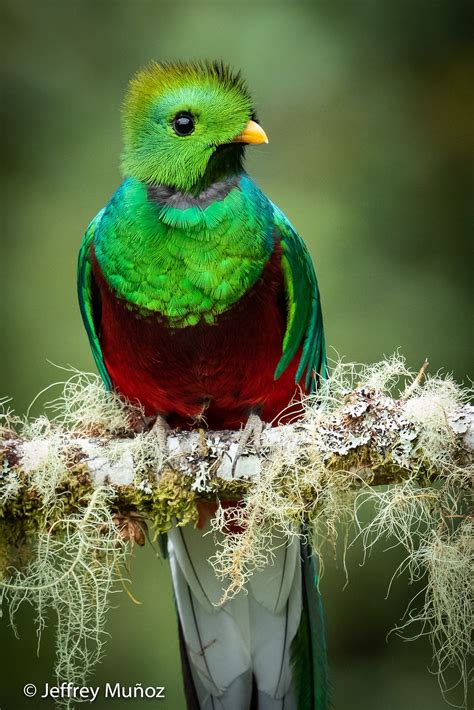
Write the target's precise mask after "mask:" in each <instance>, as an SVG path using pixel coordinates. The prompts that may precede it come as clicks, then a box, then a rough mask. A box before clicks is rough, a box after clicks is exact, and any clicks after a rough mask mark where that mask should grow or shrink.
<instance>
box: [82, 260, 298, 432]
mask: <svg viewBox="0 0 474 710" xmlns="http://www.w3.org/2000/svg"><path fill="white" fill-rule="evenodd" d="M280 260H281V255H280V253H279V249H276V250H275V253H274V255H273V256H272V258H271V259H270V260H269V262H268V264H267V266H266V267H265V270H264V272H263V274H262V276H261V278H260V279H259V281H258V283H257V284H256V285H255V286H253V287H252V289H251V290H250V291H248V292H247V293H246V294H245V296H243V298H242V299H241V300H240V301H239V302H238V303H237V304H236V305H234V306H233V307H232V308H230V309H229V310H228V311H226V312H225V313H223V314H222V315H220V316H219V317H218V318H217V319H216V322H215V324H213V325H209V324H206V323H199V324H198V325H195V326H187V327H185V328H169V327H168V326H167V325H166V323H165V322H163V321H162V320H160V319H159V318H158V317H157V316H156V315H154V314H151V315H150V316H149V317H143V316H141V315H138V314H137V313H135V312H133V311H131V310H130V309H129V308H127V307H126V304H125V302H124V301H123V300H120V299H117V298H116V297H115V296H114V294H113V293H112V292H111V291H110V289H109V288H108V286H107V284H106V282H105V280H104V278H103V276H102V275H101V273H100V269H99V266H98V264H97V262H95V263H94V276H95V279H96V281H97V284H98V286H99V290H100V297H101V306H102V308H101V329H100V332H101V347H102V352H103V356H104V361H105V364H106V367H107V370H108V372H109V374H110V378H111V380H112V383H113V385H114V387H115V388H116V389H117V390H118V391H119V392H121V393H122V394H124V395H125V396H126V397H127V398H128V399H130V400H131V401H132V402H133V401H137V400H138V402H140V403H141V404H142V406H143V407H144V409H145V413H146V414H147V415H150V416H151V415H156V414H162V415H164V416H166V418H167V420H168V421H169V423H170V425H171V426H172V427H176V426H181V427H184V428H189V427H192V426H193V425H195V423H196V418H199V417H200V415H202V416H203V417H204V423H205V424H206V425H207V426H208V427H209V428H211V429H224V428H229V429H235V428H239V427H240V425H241V424H242V423H244V422H245V420H246V419H247V417H248V414H249V413H250V411H252V410H255V411H257V412H258V413H259V414H260V416H261V417H262V419H263V420H264V421H267V422H270V421H272V420H273V419H275V418H279V415H280V413H281V412H283V411H284V410H285V415H284V417H283V418H279V420H280V421H285V420H288V419H289V418H290V417H291V416H294V413H295V410H296V409H299V407H298V406H296V407H295V406H293V407H291V408H288V404H289V402H290V401H291V400H292V399H293V398H295V396H296V399H297V400H299V399H300V396H301V392H300V388H299V387H297V386H296V385H295V372H296V369H297V366H298V361H299V356H300V353H298V354H297V355H296V356H295V358H294V360H293V362H292V363H291V364H290V365H289V367H288V368H287V369H286V371H285V372H284V373H283V375H281V377H280V378H279V379H278V380H276V381H275V379H274V372H275V368H276V366H277V364H278V361H279V360H280V358H281V354H282V343H283V338H284V334H285V329H286V305H285V297H284V288H283V278H282V272H281V268H280ZM275 423H276V422H275Z"/></svg>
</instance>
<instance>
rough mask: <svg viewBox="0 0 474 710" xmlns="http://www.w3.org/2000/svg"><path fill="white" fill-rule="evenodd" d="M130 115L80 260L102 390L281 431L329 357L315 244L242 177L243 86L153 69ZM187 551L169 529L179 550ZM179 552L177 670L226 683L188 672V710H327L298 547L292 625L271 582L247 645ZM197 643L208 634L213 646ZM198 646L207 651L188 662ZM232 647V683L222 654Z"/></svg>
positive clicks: (130, 99) (148, 409)
mask: <svg viewBox="0 0 474 710" xmlns="http://www.w3.org/2000/svg"><path fill="white" fill-rule="evenodd" d="M123 115H124V151H123V155H122V168H123V172H124V176H125V179H124V181H123V183H122V184H121V185H120V187H119V188H118V189H117V191H116V192H115V193H114V195H113V196H112V198H111V199H110V201H109V202H108V204H107V205H106V207H105V208H104V209H103V210H101V211H100V212H99V213H98V214H97V216H96V217H95V218H94V220H92V222H91V223H90V225H89V227H88V229H87V231H86V234H85V236H84V239H83V242H82V246H81V250H80V253H79V264H78V294H79V302H80V307H81V313H82V316H83V320H84V324H85V327H86V330H87V334H88V337H89V340H90V344H91V348H92V353H93V356H94V359H95V362H96V364H97V368H98V370H99V373H100V375H101V376H102V378H103V380H104V383H105V385H106V387H107V388H108V389H112V388H116V389H117V390H118V391H119V392H121V393H122V394H123V395H124V396H126V397H128V398H129V399H130V400H131V401H138V402H140V404H141V405H142V407H143V408H144V412H145V413H146V414H147V415H149V416H156V414H161V415H162V416H166V418H167V419H168V421H169V422H170V423H172V426H185V427H187V426H189V423H190V422H192V421H193V420H194V421H195V420H196V419H198V418H199V421H200V417H201V416H202V415H203V413H204V412H206V415H205V416H206V417H207V418H208V421H209V426H210V427H212V428H214V429H223V428H238V427H239V426H240V425H241V424H242V423H243V421H244V420H245V417H246V416H248V413H249V412H252V413H253V412H256V411H258V412H259V413H260V415H261V417H262V419H263V420H264V421H268V422H275V421H277V419H278V417H280V415H281V413H282V411H284V412H286V411H288V406H289V405H290V408H291V404H292V402H293V401H294V398H295V393H296V396H297V397H298V396H299V394H300V393H301V392H302V393H304V392H312V391H314V389H315V387H316V383H317V378H316V376H317V375H321V376H322V377H325V376H326V354H325V346H324V334H323V323H322V315H321V305H320V299H319V291H318V285H317V281H316V276H315V272H314V268H313V265H312V263H311V259H310V256H309V254H308V251H307V249H306V247H305V245H304V243H303V241H302V239H301V238H300V237H299V235H298V234H297V232H296V231H295V230H294V228H293V227H292V225H291V224H290V222H289V221H288V220H287V219H286V217H285V216H284V214H283V213H282V212H281V211H280V210H279V209H278V208H277V207H276V206H275V205H274V204H273V203H272V202H271V201H270V200H269V199H268V198H267V197H266V196H265V195H264V194H263V192H262V191H261V190H260V189H259V188H258V186H257V185H256V184H255V183H254V182H253V181H252V180H251V179H250V177H249V176H248V175H247V174H246V172H245V171H244V169H243V163H242V159H243V145H242V144H243V143H262V142H267V138H266V135H265V133H264V132H263V130H262V129H261V127H260V126H259V125H258V124H257V123H256V121H255V112H254V110H253V107H252V102H251V99H250V96H249V94H248V91H247V89H246V87H245V84H244V83H243V81H242V80H241V79H240V77H239V76H238V75H236V74H234V73H233V72H231V71H230V70H229V69H228V68H226V67H224V66H223V65H221V64H218V63H204V64H163V65H162V64H155V63H152V64H151V65H150V66H148V67H147V68H146V69H145V70H143V71H141V72H139V73H138V74H137V75H136V77H135V78H134V79H133V80H132V82H131V84H130V88H129V91H128V93H127V97H126V99H125V103H124V113H123ZM180 121H184V123H180ZM184 125H186V127H187V128H186V132H184V133H183V132H182V131H181V130H180V128H181V127H182V126H184ZM276 380H279V381H278V383H276ZM297 383H300V385H301V389H300V390H298V389H297V388H296V386H295V385H296V384H297ZM284 416H285V415H284ZM288 416H292V414H291V412H290V414H289V415H288ZM173 417H174V419H173ZM211 417H213V419H211ZM171 534H172V532H170V535H171ZM193 534H194V533H193ZM199 534H200V533H199V532H197V533H196V535H197V537H199ZM179 544H182V543H180V542H179V536H175V539H174V541H173V545H172V546H171V547H170V555H171V551H174V550H175V549H176V550H178V546H179ZM175 546H176V547H175ZM184 552H185V553H186V554H184ZM184 552H183V556H182V557H180V556H179V555H178V553H177V556H176V558H174V557H172V562H173V565H174V566H173V565H172V573H173V582H174V589H175V594H176V596H177V599H178V602H179V604H178V609H179V616H180V628H181V632H182V638H183V654H184V661H183V668H184V669H186V668H188V670H189V668H190V666H191V665H192V666H193V667H194V666H195V667H196V668H198V669H199V666H200V664H201V663H202V662H203V659H204V661H205V663H206V664H207V663H208V657H209V659H211V661H210V662H212V664H213V667H214V668H215V669H218V673H219V675H218V676H217V680H218V682H217V683H215V682H214V680H213V679H212V678H211V675H212V674H211V673H209V667H207V668H206V674H205V677H204V676H201V677H200V680H199V682H197V676H196V678H195V679H194V680H193V678H191V677H190V675H189V674H188V676H189V677H187V682H188V683H189V687H190V691H189V694H188V707H189V708H192V710H195V708H198V707H199V708H202V707H203V705H202V703H203V702H205V703H207V700H206V701H203V698H204V691H203V690H202V688H200V683H201V682H202V683H204V685H206V682H207V681H209V679H211V680H212V689H211V691H210V692H211V693H212V695H213V696H214V693H215V698H216V703H220V702H221V699H222V698H224V696H226V695H227V693H230V695H229V696H228V699H229V698H231V697H233V698H234V699H233V700H232V701H231V704H230V705H227V704H223V705H222V707H229V708H230V707H232V708H233V707H235V698H236V697H237V696H232V693H234V691H235V690H236V689H237V688H238V689H239V693H241V695H240V696H239V697H242V698H244V697H246V696H247V695H249V693H252V696H253V700H252V707H253V706H254V705H253V701H254V700H255V694H256V693H257V694H258V695H259V696H261V697H262V698H266V700H265V701H264V702H265V704H264V706H265V707H272V708H274V707H277V706H278V707H280V702H282V703H283V704H285V699H286V698H288V699H289V701H290V702H293V698H294V697H295V696H296V700H297V704H298V710H327V708H328V703H329V701H328V688H327V666H326V648H325V641H324V628H323V619H322V608H321V600H320V596H319V591H318V589H317V577H316V572H315V566H314V559H313V558H312V556H311V550H310V547H309V546H303V547H302V549H301V559H302V562H301V565H302V566H301V572H302V579H301V587H300V586H299V579H300V578H299V572H300V570H299V568H298V567H297V568H296V573H297V576H296V577H293V581H291V575H292V574H293V570H294V569H295V568H294V564H295V557H294V556H293V557H292V558H291V559H292V560H293V563H292V564H293V567H292V568H290V567H287V555H286V554H285V555H284V556H283V559H282V560H281V569H279V570H271V571H270V577H269V579H270V578H271V579H272V580H274V579H275V578H277V577H278V575H279V574H280V575H281V585H283V580H284V579H285V576H286V575H287V576H288V578H289V581H290V582H291V584H290V586H289V587H288V585H287V583H288V579H286V581H285V589H286V592H285V593H286V594H287V595H288V598H287V601H286V617H284V624H283V625H282V623H281V622H282V618H281V616H280V612H278V613H275V617H274V618H273V617H271V618H270V617H266V616H265V615H264V614H270V613H273V612H271V610H272V608H273V607H272V603H271V590H270V589H269V590H268V593H267V588H266V585H263V590H261V591H257V590H254V591H255V594H256V597H255V598H256V599H259V601H258V604H259V605H260V607H259V608H260V611H259V615H258V618H259V621H260V622H262V623H261V624H260V626H259V624H258V623H257V624H256V625H255V626H256V628H255V630H254V629H249V630H248V634H247V633H246V635H245V636H248V638H247V637H246V638H245V639H244V637H242V639H240V636H239V628H238V627H235V629H234V630H233V631H232V633H230V629H231V627H230V626H229V627H228V624H227V623H224V624H222V623H221V622H220V621H219V622H218V623H217V618H215V617H214V614H212V615H211V616H205V615H204V616H203V617H202V618H201V616H200V614H203V613H204V612H203V610H202V609H201V611H199V605H200V604H203V603H204V602H203V600H202V599H201V592H202V591H203V589H204V587H202V585H201V579H200V578H199V577H197V582H198V585H197V587H196V586H195V584H194V580H195V578H196V576H197V573H196V569H197V568H199V574H201V575H202V576H203V577H202V578H203V579H205V578H206V576H208V575H211V577H212V575H213V573H212V570H210V568H209V567H208V565H207V564H206V565H204V566H202V565H201V564H200V562H201V561H200V559H199V555H200V553H201V548H200V545H198V547H197V549H196V550H194V551H193V553H192V557H193V558H194V557H195V558H196V561H197V562H198V566H197V567H196V568H195V567H194V565H193V562H192V559H191V557H190V556H189V551H188V550H185V551H184ZM173 554H174V552H173ZM295 554H296V553H295ZM188 557H189V559H190V562H191V566H192V574H191V575H190V578H188V577H186V574H185V578H186V582H185V585H184V587H183V586H182V584H181V581H180V580H181V577H180V575H181V573H182V572H183V570H184V571H186V570H187V569H188V563H187V562H186V560H187V559H188ZM180 560H181V561H180ZM296 564H298V563H297V562H296ZM180 565H182V566H183V570H181V571H180V569H179V567H180ZM290 570H291V571H290ZM188 571H189V570H188ZM214 583H215V580H213V579H212V584H214ZM211 586H212V585H211ZM282 589H283V586H282V587H280V592H281V590H282ZM260 594H262V599H260V597H259V595H260ZM290 597H291V598H290ZM193 600H194V601H193ZM267 602H268V606H267ZM300 604H301V607H302V611H301V616H299V605H300ZM205 608H206V607H205V605H204V606H203V609H205ZM290 608H291V609H292V610H293V611H292V612H291V614H290ZM263 609H266V611H265V612H263ZM295 609H296V610H297V611H298V614H296V613H295V611H294V610H295ZM239 613H240V612H239ZM253 613H254V611H253V607H252V614H253ZM198 617H199V618H198ZM253 619H254V621H255V620H257V617H253ZM269 619H270V620H269ZM227 621H228V619H226V622H227ZM214 622H216V628H215V629H214V626H213V624H214ZM269 624H270V625H269ZM273 624H275V625H274V626H273ZM289 625H291V636H290V635H287V633H288V634H290V631H289V630H288V629H290V626H289ZM283 629H284V631H283ZM196 630H197V631H198V634H197V639H196V635H195V632H196ZM295 633H296V635H295ZM259 634H260V636H259ZM201 635H202V636H203V638H204V636H206V635H209V637H210V638H211V641H210V642H209V643H207V644H204V645H203V643H202V641H201ZM265 638H267V639H268V642H269V646H271V647H272V649H271V650H272V651H273V652H275V653H274V656H273V657H270V659H269V658H268V657H267V656H268V654H267V652H266V650H265V653H263V658H260V654H259V653H257V652H255V654H254V650H255V649H257V650H258V649H260V651H261V649H262V643H263V642H264V641H265ZM238 639H240V642H242V643H245V644H249V648H254V650H252V652H251V653H249V654H248V655H247V656H246V657H245V658H246V662H248V663H249V673H248V676H246V677H245V678H244V677H243V676H244V675H245V674H242V673H241V671H240V670H239V669H240V665H239V664H240V663H243V661H242V656H241V655H239V654H241V651H240V650H239V649H240V647H239V646H238V643H236V640H238ZM274 641H275V642H276V644H277V646H276V648H275V645H274ZM194 643H196V644H200V651H199V649H198V650H197V651H196V650H195V649H194V651H193V653H192V654H191V653H190V649H191V647H192V644H194ZM219 643H220V644H221V647H220V649H222V652H221V650H219ZM214 644H216V645H214ZM253 644H255V645H254V646H253ZM278 644H281V649H280V650H278ZM290 644H291V646H290ZM290 647H291V664H292V667H293V672H292V673H291V674H290V672H289V670H288V663H289V658H290V655H289V649H290ZM216 648H218V652H217V653H216V650H215V649H216ZM234 652H235V653H236V655H235V658H236V659H237V660H236V663H235V669H236V678H235V680H232V679H231V675H232V673H231V674H230V675H229V674H228V672H227V671H228V670H229V669H230V670H232V668H231V666H232V664H231V663H227V660H226V659H227V657H226V656H225V654H226V653H229V654H230V656H229V657H232V654H233V653H234ZM257 655H258V656H259V658H258V659H257ZM270 656H271V654H270ZM223 658H224V660H223ZM278 662H279V663H281V666H280V674H279V675H278V678H277V677H276V676H277V674H276V673H275V668H278V666H277V665H276V663H278ZM223 664H224V665H223ZM285 664H286V674H287V679H286V680H285V681H284V682H285V684H286V685H285V686H284V690H283V691H282V687H283V686H282V683H283V678H284V675H283V670H284V667H285ZM252 665H254V668H252ZM252 672H253V673H254V675H253V680H252ZM277 672H278V671H277ZM185 675H186V674H185ZM221 675H222V676H223V677H225V678H226V679H227V682H230V680H232V682H231V683H230V685H229V686H227V685H225V683H224V684H223V685H222V686H221V681H220V676H221ZM274 675H275V678H273V676H274ZM229 679H230V680H229ZM273 682H274V685H273V684H272V683H273ZM234 683H237V684H238V685H234ZM252 683H253V685H254V687H253V691H252ZM239 684H240V685H239ZM194 686H195V687H194ZM244 686H245V687H244ZM221 690H222V693H221ZM197 691H199V694H200V700H199V702H198V700H197V699H196V698H197V696H196V692H197ZM206 692H207V691H206ZM282 693H283V694H284V697H283V694H282ZM249 697H250V696H249ZM270 700H271V705H269V704H268V702H270ZM242 702H246V701H244V700H242ZM196 703H198V704H196ZM212 706H213V707H214V702H213V703H212ZM245 706H246V707H247V704H246V705H245ZM206 707H208V704H206ZM285 707H286V705H285Z"/></svg>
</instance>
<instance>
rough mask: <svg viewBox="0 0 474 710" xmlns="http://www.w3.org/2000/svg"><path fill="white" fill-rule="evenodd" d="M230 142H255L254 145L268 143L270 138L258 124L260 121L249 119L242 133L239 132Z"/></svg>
mask: <svg viewBox="0 0 474 710" xmlns="http://www.w3.org/2000/svg"><path fill="white" fill-rule="evenodd" d="M230 142H231V143H253V144H254V145H258V144H259V143H268V138H267V134H266V133H265V131H264V130H263V128H262V127H261V126H259V125H258V123H256V122H255V121H249V122H248V123H247V125H246V126H245V128H244V130H243V131H242V133H239V135H238V136H235V138H233V139H232V140H231V141H230Z"/></svg>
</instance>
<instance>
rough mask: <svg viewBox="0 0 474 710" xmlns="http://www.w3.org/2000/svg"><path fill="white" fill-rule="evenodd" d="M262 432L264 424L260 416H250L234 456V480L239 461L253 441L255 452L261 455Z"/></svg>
mask: <svg viewBox="0 0 474 710" xmlns="http://www.w3.org/2000/svg"><path fill="white" fill-rule="evenodd" d="M262 432H263V422H262V420H261V419H260V417H259V416H258V414H254V413H253V414H250V416H249V418H248V419H247V422H246V424H245V426H244V428H243V430H242V434H241V436H240V439H239V443H238V446H237V451H236V452H235V456H234V461H233V462H232V478H234V477H235V471H236V468H237V464H238V462H239V459H240V458H241V456H242V454H243V453H244V451H245V447H246V446H247V444H248V443H249V441H250V440H251V439H253V445H254V448H255V451H256V452H257V454H259V453H260V450H261V439H262Z"/></svg>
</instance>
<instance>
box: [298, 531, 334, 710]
mask: <svg viewBox="0 0 474 710" xmlns="http://www.w3.org/2000/svg"><path fill="white" fill-rule="evenodd" d="M301 571H302V593H303V612H302V614H301V621H300V624H299V627H298V632H297V634H296V636H295V638H294V640H293V643H292V646H291V661H292V668H293V683H294V688H295V692H296V695H297V699H298V710H327V708H328V707H329V690H328V669H327V657H326V642H325V635H324V620H323V610H322V604H321V597H320V594H319V590H318V587H317V585H318V577H317V573H316V565H315V559H314V556H313V554H312V552H311V547H310V545H309V544H302V545H301Z"/></svg>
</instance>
